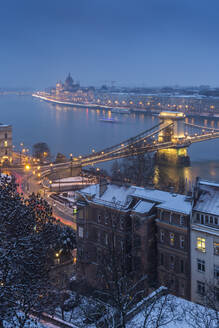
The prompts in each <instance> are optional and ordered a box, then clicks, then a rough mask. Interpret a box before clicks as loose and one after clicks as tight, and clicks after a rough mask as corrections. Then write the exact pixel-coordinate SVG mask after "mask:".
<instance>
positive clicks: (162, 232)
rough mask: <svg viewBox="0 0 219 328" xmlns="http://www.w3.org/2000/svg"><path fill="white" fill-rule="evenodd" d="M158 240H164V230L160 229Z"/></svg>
mask: <svg viewBox="0 0 219 328" xmlns="http://www.w3.org/2000/svg"><path fill="white" fill-rule="evenodd" d="M160 242H161V243H163V242H164V231H163V230H161V231H160Z"/></svg>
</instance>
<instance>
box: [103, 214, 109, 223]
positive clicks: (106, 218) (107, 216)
mask: <svg viewBox="0 0 219 328" xmlns="http://www.w3.org/2000/svg"><path fill="white" fill-rule="evenodd" d="M104 218H105V224H109V215H108V214H105V216H104Z"/></svg>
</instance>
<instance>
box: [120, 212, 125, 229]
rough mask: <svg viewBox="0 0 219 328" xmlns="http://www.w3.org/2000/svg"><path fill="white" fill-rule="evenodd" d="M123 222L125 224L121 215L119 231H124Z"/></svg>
mask: <svg viewBox="0 0 219 328" xmlns="http://www.w3.org/2000/svg"><path fill="white" fill-rule="evenodd" d="M124 222H125V217H124V216H123V215H122V216H121V218H120V229H121V230H123V229H124Z"/></svg>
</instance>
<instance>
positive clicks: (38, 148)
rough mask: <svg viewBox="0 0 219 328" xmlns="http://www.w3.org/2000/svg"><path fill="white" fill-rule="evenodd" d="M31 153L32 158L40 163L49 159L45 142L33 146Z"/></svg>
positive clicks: (48, 151)
mask: <svg viewBox="0 0 219 328" xmlns="http://www.w3.org/2000/svg"><path fill="white" fill-rule="evenodd" d="M32 153H33V157H36V158H38V159H40V161H41V162H43V161H44V160H49V159H50V149H49V146H48V145H47V144H46V143H45V142H38V143H36V144H35V145H33V149H32Z"/></svg>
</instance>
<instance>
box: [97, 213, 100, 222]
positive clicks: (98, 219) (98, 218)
mask: <svg viewBox="0 0 219 328" xmlns="http://www.w3.org/2000/svg"><path fill="white" fill-rule="evenodd" d="M97 222H98V223H100V222H101V216H100V214H99V215H98V217H97Z"/></svg>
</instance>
